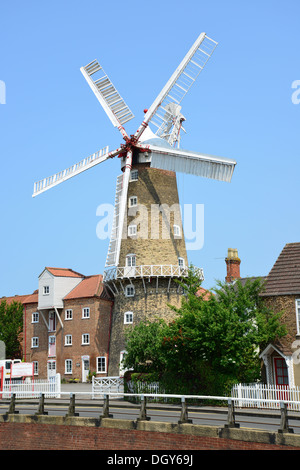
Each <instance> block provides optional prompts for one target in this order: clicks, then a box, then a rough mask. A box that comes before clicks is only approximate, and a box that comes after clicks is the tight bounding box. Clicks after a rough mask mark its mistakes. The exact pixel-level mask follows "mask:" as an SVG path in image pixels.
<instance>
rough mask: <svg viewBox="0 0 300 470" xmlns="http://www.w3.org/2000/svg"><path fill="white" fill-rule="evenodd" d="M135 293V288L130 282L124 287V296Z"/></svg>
mask: <svg viewBox="0 0 300 470" xmlns="http://www.w3.org/2000/svg"><path fill="white" fill-rule="evenodd" d="M134 295H135V289H134V286H133V285H132V284H128V286H126V287H125V296H126V297H134Z"/></svg>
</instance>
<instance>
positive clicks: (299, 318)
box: [296, 299, 300, 335]
mask: <svg viewBox="0 0 300 470" xmlns="http://www.w3.org/2000/svg"><path fill="white" fill-rule="evenodd" d="M296 322H297V334H298V335H299V334H300V299H296Z"/></svg>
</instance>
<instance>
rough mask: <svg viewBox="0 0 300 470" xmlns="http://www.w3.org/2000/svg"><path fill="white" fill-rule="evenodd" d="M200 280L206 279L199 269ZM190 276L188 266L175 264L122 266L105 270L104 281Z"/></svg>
mask: <svg viewBox="0 0 300 470" xmlns="http://www.w3.org/2000/svg"><path fill="white" fill-rule="evenodd" d="M198 274H199V279H202V280H203V279H204V276H203V269H201V268H198ZM187 275H188V267H187V266H185V267H184V266H178V265H173V264H159V265H153V264H152V265H141V266H120V267H113V268H109V269H105V271H104V281H111V280H114V279H123V278H142V277H181V276H183V277H186V276H187Z"/></svg>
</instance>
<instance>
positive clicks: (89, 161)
mask: <svg viewBox="0 0 300 470" xmlns="http://www.w3.org/2000/svg"><path fill="white" fill-rule="evenodd" d="M120 152H121V148H118V149H116V150H115V151H113V152H108V146H107V147H104V148H103V149H102V150H99V151H98V152H96V153H93V154H92V155H90V156H89V157H87V158H84V159H83V160H81V161H80V162H78V163H75V165H72V166H70V167H69V168H66V169H65V170H63V171H59V172H58V173H55V174H54V175H52V176H48V177H47V178H44V179H42V180H40V181H37V182H36V183H34V186H33V194H32V197H35V196H37V195H38V194H41V193H43V192H44V191H47V189H50V188H53V187H54V186H57V185H58V184H60V183H63V182H64V181H66V180H68V179H70V178H73V176H76V175H79V173H82V172H83V171H86V170H88V169H89V168H92V167H93V166H95V165H99V163H102V162H104V161H105V160H107V159H108V158H112V157H114V156H115V155H118V154H119V153H120Z"/></svg>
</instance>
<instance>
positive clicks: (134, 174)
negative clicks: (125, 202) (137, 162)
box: [129, 169, 139, 182]
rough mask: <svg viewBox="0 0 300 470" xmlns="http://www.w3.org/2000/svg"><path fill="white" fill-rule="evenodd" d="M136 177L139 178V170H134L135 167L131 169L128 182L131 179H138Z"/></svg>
mask: <svg viewBox="0 0 300 470" xmlns="http://www.w3.org/2000/svg"><path fill="white" fill-rule="evenodd" d="M138 179H139V170H136V169H134V170H131V172H130V179H129V181H130V182H131V181H138Z"/></svg>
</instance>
